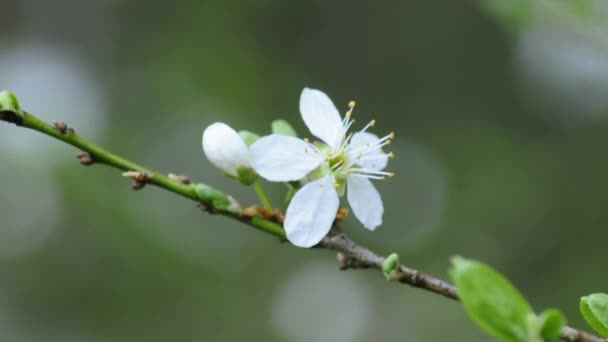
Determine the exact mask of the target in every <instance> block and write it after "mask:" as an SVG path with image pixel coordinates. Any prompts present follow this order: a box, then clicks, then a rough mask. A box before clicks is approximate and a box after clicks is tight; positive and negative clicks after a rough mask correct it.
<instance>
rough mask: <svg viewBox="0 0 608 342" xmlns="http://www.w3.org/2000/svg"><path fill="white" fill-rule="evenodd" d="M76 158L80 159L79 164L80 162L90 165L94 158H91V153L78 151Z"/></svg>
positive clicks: (93, 162)
mask: <svg viewBox="0 0 608 342" xmlns="http://www.w3.org/2000/svg"><path fill="white" fill-rule="evenodd" d="M76 158H78V160H79V161H80V164H82V165H84V166H90V165H93V164H95V159H93V156H92V155H91V154H89V153H88V152H83V153H80V154H79V155H77V156H76Z"/></svg>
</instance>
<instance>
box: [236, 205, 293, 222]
mask: <svg viewBox="0 0 608 342" xmlns="http://www.w3.org/2000/svg"><path fill="white" fill-rule="evenodd" d="M257 215H259V216H261V217H262V218H264V219H265V220H268V221H272V222H275V223H283V222H284V221H285V214H283V213H282V212H281V211H280V210H279V209H274V210H270V209H266V208H263V207H258V206H255V205H253V206H251V207H247V208H245V209H243V216H245V217H247V218H252V217H254V216H257Z"/></svg>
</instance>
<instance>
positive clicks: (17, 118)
mask: <svg viewBox="0 0 608 342" xmlns="http://www.w3.org/2000/svg"><path fill="white" fill-rule="evenodd" d="M0 121H6V122H9V123H13V124H15V125H17V126H20V127H25V128H29V129H32V130H35V131H38V132H40V133H43V134H45V135H48V136H51V137H53V138H55V139H57V140H60V141H62V142H64V143H67V144H69V145H72V146H74V147H76V148H78V149H80V150H82V151H83V152H84V153H83V154H80V155H79V156H78V158H79V159H80V162H81V163H82V164H84V165H92V164H95V163H99V164H105V165H108V166H110V167H113V168H116V169H119V170H122V171H126V172H129V173H128V174H127V175H128V176H129V177H131V178H133V179H134V180H135V182H136V183H135V184H134V189H140V188H141V187H143V186H144V185H145V184H151V185H155V186H158V187H160V188H163V189H165V190H168V191H170V192H173V193H175V194H177V195H179V196H182V197H185V198H187V199H190V200H192V201H195V202H198V203H199V204H200V205H201V207H203V208H205V209H206V210H207V211H209V212H210V213H213V214H219V215H223V216H226V217H230V218H232V219H235V220H238V221H241V222H243V223H245V224H247V225H249V226H251V227H253V228H255V229H257V230H260V231H263V232H265V233H267V234H270V235H273V236H275V237H278V238H279V239H280V240H281V241H285V240H286V237H285V232H284V230H283V227H282V226H281V225H280V224H279V223H277V222H274V221H273V220H272V219H267V218H264V217H262V216H260V215H253V216H252V215H249V214H247V213H246V211H245V210H238V211H234V210H227V209H225V208H219V207H216V206H215V205H214V203H213V202H212V201H205V200H203V199H201V198H200V197H199V196H198V195H197V193H196V191H195V188H194V187H193V186H192V185H189V184H187V183H188V182H184V181H182V178H180V177H176V176H174V175H173V176H170V177H167V176H164V175H162V174H160V173H157V172H154V171H152V170H149V169H147V168H145V167H143V166H140V165H138V164H136V163H133V162H131V161H129V160H127V159H125V158H122V157H120V156H117V155H115V154H113V153H111V152H109V151H107V150H105V149H102V148H101V147H98V146H96V145H94V144H92V143H90V142H88V141H87V140H85V139H84V138H82V137H80V136H79V135H78V134H76V132H75V131H74V130H73V129H71V128H69V127H67V125H65V124H64V123H61V122H56V123H54V124H53V125H50V124H47V123H45V122H43V121H42V120H40V119H38V118H36V117H35V116H33V115H31V114H29V113H26V112H13V111H0ZM135 185H137V186H135ZM316 247H317V248H321V249H327V250H331V251H335V252H338V255H339V261H340V268H341V269H349V268H351V269H354V268H369V269H376V270H382V264H383V262H384V258H383V257H381V256H379V255H377V254H375V253H374V252H372V251H370V250H369V249H367V248H365V247H362V246H359V245H358V244H356V243H355V242H354V241H353V240H351V239H350V238H349V237H348V236H347V235H346V234H344V233H343V232H341V231H340V230H339V229H337V227H336V229H334V230H332V232H331V233H330V234H329V235H328V236H326V237H325V238H324V239H323V240H322V241H321V242H320V243H319V245H318V246H316ZM395 280H396V281H397V282H399V283H402V284H407V285H410V286H412V287H415V288H419V289H422V290H426V291H429V292H432V293H435V294H438V295H441V296H443V297H446V298H450V299H453V300H458V292H457V290H456V288H455V287H454V286H453V285H451V284H450V283H448V282H446V281H444V280H441V279H439V278H436V277H434V276H431V275H428V274H425V273H422V272H420V271H417V270H415V269H412V268H409V267H407V266H404V265H400V266H399V268H398V270H397V274H396V277H395ZM561 339H562V340H563V341H570V342H601V341H603V339H601V338H599V337H597V336H594V335H591V334H589V333H586V332H583V331H580V330H577V329H574V328H570V327H566V328H564V329H563V330H562V333H561Z"/></svg>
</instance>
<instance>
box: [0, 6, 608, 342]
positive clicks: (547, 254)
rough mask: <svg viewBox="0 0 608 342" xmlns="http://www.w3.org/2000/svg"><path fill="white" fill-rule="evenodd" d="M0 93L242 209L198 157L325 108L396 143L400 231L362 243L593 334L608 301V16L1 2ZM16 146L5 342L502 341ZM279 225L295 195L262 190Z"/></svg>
mask: <svg viewBox="0 0 608 342" xmlns="http://www.w3.org/2000/svg"><path fill="white" fill-rule="evenodd" d="M0 5H1V8H2V22H1V23H0V88H4V89H11V90H13V91H15V92H16V93H17V94H18V96H19V97H20V99H21V102H22V105H23V107H25V108H26V109H27V110H29V111H31V112H33V113H35V114H36V115H38V116H39V117H41V118H43V119H45V120H46V121H49V122H50V121H52V120H64V121H65V122H66V123H68V124H69V125H70V126H73V127H74V128H75V129H76V130H77V131H78V132H80V133H81V134H83V135H84V136H86V137H88V138H90V139H91V140H92V141H94V142H97V143H99V144H100V145H102V146H105V147H108V148H110V149H111V150H113V151H115V152H117V153H119V154H122V155H124V156H126V157H128V158H130V159H133V160H135V161H137V162H140V163H143V164H145V165H147V166H150V167H152V168H155V169H158V170H161V171H162V172H165V173H168V172H175V173H181V174H187V175H189V176H191V177H192V178H194V179H196V180H201V181H205V182H206V183H208V184H210V185H213V186H216V187H219V188H221V189H224V190H225V191H227V192H228V193H230V194H233V195H234V196H236V197H237V198H238V199H239V201H240V202H242V203H245V204H251V203H254V202H255V197H254V194H253V191H252V190H251V189H246V188H243V187H241V186H240V185H238V184H237V183H236V182H234V181H231V180H229V179H227V178H225V177H223V176H222V175H221V173H220V172H219V171H217V170H216V169H214V168H213V167H212V166H211V164H210V163H209V162H208V161H207V160H205V158H204V156H203V154H202V150H201V143H200V140H201V134H202V131H203V129H204V128H205V127H206V126H207V125H209V124H211V123H213V122H215V121H223V122H226V123H228V124H229V125H231V126H233V127H235V128H236V129H247V130H251V131H256V132H259V133H267V132H268V131H269V125H270V122H271V120H273V119H275V118H279V117H281V118H285V119H288V120H289V121H291V122H292V124H294V125H295V126H296V128H297V129H298V130H299V132H300V133H301V134H306V135H308V132H307V130H306V128H305V127H304V125H303V123H302V122H301V120H300V116H299V113H298V98H299V95H300V92H301V90H302V88H303V87H305V86H310V87H314V88H319V89H322V90H324V91H325V92H326V93H327V94H328V95H329V96H330V97H331V98H332V99H333V100H334V102H335V103H336V104H337V105H338V106H339V108H341V109H343V110H346V108H347V107H346V104H347V103H348V101H349V100H353V99H354V100H356V101H357V103H358V105H357V108H356V109H355V118H356V119H358V122H359V124H363V123H365V122H367V121H368V120H370V119H372V118H375V119H376V120H377V122H378V124H377V126H376V129H375V132H376V133H378V134H383V133H388V132H389V131H392V130H394V131H396V133H397V138H396V140H395V142H394V143H393V144H392V145H391V148H392V150H393V151H394V152H395V154H396V156H397V157H396V158H395V160H394V161H393V162H392V163H391V164H390V165H389V169H390V170H391V171H395V172H396V173H397V177H395V178H393V179H391V180H390V181H386V182H382V183H379V184H378V186H379V188H380V191H381V193H382V195H383V199H384V201H385V207H386V210H385V216H384V221H385V223H384V225H383V226H382V227H380V228H379V229H378V230H377V231H376V232H374V233H370V232H367V231H365V230H364V229H362V227H361V225H360V224H359V223H358V222H356V220H355V219H354V218H352V217H351V218H349V219H348V220H347V223H346V224H345V228H344V229H345V230H346V231H347V232H348V233H349V234H351V235H352V236H353V238H354V239H355V240H357V241H358V242H360V243H362V244H364V245H367V246H369V247H371V248H373V249H375V250H376V251H378V252H380V253H389V252H398V253H399V254H400V255H401V260H402V261H403V262H404V263H406V264H408V265H410V266H412V267H416V268H419V269H422V270H424V271H426V272H429V273H432V274H435V275H437V276H441V277H444V278H445V277H447V269H448V265H449V264H448V259H449V257H450V256H452V255H455V254H461V255H464V256H467V257H472V258H477V259H481V260H484V261H486V262H488V263H490V264H492V265H493V266H495V267H496V268H497V269H499V270H500V271H502V272H504V273H505V274H506V275H507V276H508V277H510V278H511V279H512V280H513V281H514V283H515V284H516V285H517V286H518V287H519V288H520V289H521V290H522V292H524V294H525V295H526V296H527V297H528V298H529V299H530V301H531V303H532V304H533V305H534V306H535V308H536V310H537V311H541V310H542V309H544V308H546V307H549V306H557V307H559V308H560V309H562V310H563V311H564V312H565V313H566V314H567V315H568V318H569V321H570V323H571V324H573V325H576V326H579V327H584V324H583V322H582V319H581V318H579V316H578V314H577V303H578V298H579V297H580V296H582V295H584V294H587V293H590V292H594V291H602V290H603V291H606V276H605V267H603V266H602V262H601V260H605V259H604V258H605V257H606V256H605V251H606V249H605V239H607V238H608V230H606V229H605V227H606V224H607V223H608V211H607V210H606V203H607V200H608V194H607V192H606V188H607V186H608V177H606V175H607V172H608V159H607V158H605V151H606V149H605V146H606V143H608V135H607V133H608V122H607V119H608V19H607V18H608V7H607V5H606V2H604V1H601V0H598V1H568V0H538V1H524V0H486V1H483V2H477V1H471V0H462V1H448V0H444V1H416V0H407V1H387V2H371V1H332V2H329V1H322V0H312V1H306V2H304V1H279V0H258V1H238V2H237V1H200V0H176V1H118V0H115V1H111V0H86V1H82V0H53V1H43V0H18V1H7V0H0ZM76 153H77V151H75V150H74V149H72V148H70V147H69V146H66V145H63V144H61V143H58V142H55V141H52V140H50V139H49V138H47V137H44V136H41V135H39V134H37V133H31V132H27V131H24V130H19V129H16V128H15V127H12V126H9V125H6V124H0V179H1V183H2V184H1V185H0V189H1V190H0V339H2V340H3V341H62V342H65V341H147V342H149V341H238V340H246V341H296V342H299V341H313V342H315V341H331V342H334V341H337V342H341V341H372V340H383V341H414V342H415V341H440V340H450V341H487V340H488V339H487V338H486V337H484V336H483V335H482V333H481V332H479V331H478V330H477V329H476V328H475V326H474V325H473V324H472V323H470V322H469V321H468V319H467V318H466V317H465V314H464V312H463V310H462V308H461V307H460V306H459V305H458V304H456V303H453V302H450V301H447V300H444V299H442V298H440V297H438V296H435V295H431V294H429V293H425V292H421V291H418V290H414V289H410V288H407V287H403V286H395V285H390V284H387V283H386V281H385V280H384V279H383V277H382V275H380V274H379V273H377V272H366V271H352V272H339V271H338V270H337V267H336V262H335V257H334V255H332V254H331V253H328V252H320V251H309V250H304V249H297V248H290V247H289V246H288V245H285V244H280V243H278V242H277V241H276V240H275V239H273V238H270V237H268V236H265V235H263V234H260V233H258V232H256V231H253V230H251V229H249V228H247V227H245V226H243V225H241V224H238V223H233V222H231V221H228V220H226V219H224V218H220V217H213V216H209V215H207V214H204V213H202V212H200V211H199V210H198V209H197V208H195V206H194V205H193V203H191V202H189V201H187V200H184V199H181V198H178V197H176V196H174V195H171V194H169V193H167V192H165V191H161V190H158V189H154V188H152V187H148V188H146V189H145V190H144V191H142V192H133V191H131V190H130V187H129V182H128V181H127V180H125V179H123V178H122V177H120V175H119V173H117V172H116V171H115V170H111V169H109V168H105V167H101V166H93V167H90V168H84V167H81V166H79V165H78V162H77V160H76V159H75V157H74V156H75V154H76ZM266 187H267V188H268V189H271V195H272V198H273V199H274V201H275V202H280V199H281V198H282V191H283V187H282V186H280V185H271V184H267V185H266Z"/></svg>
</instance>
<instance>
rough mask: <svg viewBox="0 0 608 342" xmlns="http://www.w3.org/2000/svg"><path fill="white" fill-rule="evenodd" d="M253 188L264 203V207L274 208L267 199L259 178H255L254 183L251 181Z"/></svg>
mask: <svg viewBox="0 0 608 342" xmlns="http://www.w3.org/2000/svg"><path fill="white" fill-rule="evenodd" d="M253 188H254V189H255V193H256V194H257V195H258V198H259V199H260V201H261V202H262V204H263V205H264V208H266V209H268V210H274V207H273V206H272V204H271V203H270V201H269V200H268V197H267V196H266V193H265V192H264V189H263V188H262V184H261V183H260V181H259V180H256V181H255V183H253Z"/></svg>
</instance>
